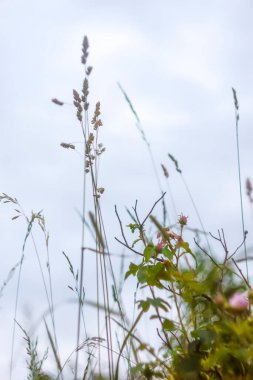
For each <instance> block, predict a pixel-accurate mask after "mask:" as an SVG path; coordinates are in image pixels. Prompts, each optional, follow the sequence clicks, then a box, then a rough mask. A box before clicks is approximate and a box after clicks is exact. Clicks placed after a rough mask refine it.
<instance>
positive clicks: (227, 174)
mask: <svg viewBox="0 0 253 380" xmlns="http://www.w3.org/2000/svg"><path fill="white" fill-rule="evenodd" d="M252 23H253V3H252V1H249V0H248V1H247V0H245V1H239V0H237V1H236V0H229V1H225V0H223V1H220V0H219V1H218V0H217V1H214V0H212V1H210V0H209V1H207V0H184V1H183V0H177V1H176V0H173V1H172V0H165V1H162V0H156V1H149V0H145V1H137V0H128V1H106V0H90V1H85V0H82V1H77V0H72V1H67V0H61V1H60V0H55V1H49V0H44V1H36V2H35V1H31V0H26V1H18V0H12V1H8V0H0V36H1V37H0V51H1V63H0V67H1V70H0V84H1V87H0V109H1V112H0V126H1V149H0V167H1V181H0V183H1V186H0V192H5V193H7V194H9V195H11V196H15V197H17V198H18V200H19V201H20V203H21V204H22V206H23V207H24V209H25V210H26V211H27V213H29V212H30V210H32V209H33V210H36V211H39V210H41V209H43V210H44V214H45V216H46V220H47V226H48V229H49V231H50V237H51V255H52V266H53V276H54V284H55V297H56V301H57V302H58V301H62V300H66V299H67V298H68V297H69V296H70V295H71V294H70V293H69V291H68V289H67V285H68V284H71V278H70V275H69V272H68V269H67V265H66V263H65V261H64V259H63V257H62V255H61V252H62V250H64V251H65V252H66V253H68V255H69V256H70V257H71V259H72V261H73V263H74V264H75V265H78V254H79V246H80V231H81V226H80V221H79V219H78V216H77V214H76V211H75V209H81V191H82V176H81V174H80V173H81V170H82V163H81V160H80V158H79V156H78V155H76V154H74V153H72V152H69V151H66V150H63V149H62V148H61V147H60V146H59V144H60V143H61V142H62V141H64V142H72V141H81V131H80V129H79V125H78V123H77V122H76V119H75V110H74V109H73V108H72V107H70V106H65V107H63V108H60V107H58V108H57V106H54V105H53V104H52V103H51V102H50V99H51V98H53V97H57V98H59V99H63V100H65V101H67V102H70V103H71V102H72V89H73V88H76V89H79V88H80V87H81V81H82V76H83V68H82V66H81V64H80V55H81V43H82V39H83V36H84V34H86V35H87V36H88V38H89V42H90V56H89V64H91V65H92V66H93V68H94V71H93V72H92V75H91V80H90V86H91V90H90V92H91V97H90V99H91V104H92V105H91V107H92V109H93V107H94V104H95V102H96V101H97V100H100V101H101V110H102V119H103V124H104V125H103V127H102V128H101V139H102V142H103V143H104V144H105V146H106V148H107V151H106V153H105V154H104V156H103V159H102V162H101V185H102V186H104V187H105V189H106V191H105V194H104V195H103V200H102V206H103V209H104V217H105V224H106V229H107V235H108V238H109V242H110V245H111V247H112V250H113V251H114V252H118V253H121V252H122V249H121V247H118V246H117V245H116V244H115V242H114V241H113V237H114V236H115V235H119V233H120V231H119V228H118V225H117V221H116V218H115V215H114V208H113V207H114V204H117V205H118V208H119V209H120V211H121V214H122V216H123V219H124V223H125V224H127V223H128V222H129V219H128V217H127V216H126V215H125V214H124V207H125V206H128V207H131V206H132V205H134V202H135V199H138V200H139V204H140V212H143V215H144V214H145V212H146V210H148V209H149V208H150V206H151V205H152V203H153V201H154V200H156V199H157V198H158V197H159V195H160V193H159V189H158V186H157V183H156V181H155V178H154V174H153V171H152V168H151V165H150V159H149V156H148V154H147V150H146V147H145V145H144V143H143V141H142V140H141V138H140V135H139V132H138V131H137V129H136V127H135V120H134V118H133V115H132V114H131V112H130V111H129V108H128V106H127V104H126V102H125V101H124V99H123V96H122V94H121V93H120V90H119V88H118V86H117V82H118V81H119V82H120V83H121V84H122V86H123V87H124V88H125V90H126V91H127V93H128V95H129V97H130V98H131V100H132V102H133V104H134V106H135V108H136V110H137V112H138V115H139V117H140V119H141V121H142V124H143V126H144V128H145V132H146V135H147V138H148V139H149V141H150V142H151V146H152V149H153V152H154V156H155V159H156V162H157V166H158V168H159V165H160V163H161V162H163V163H165V164H166V165H167V166H168V167H169V171H170V173H171V176H170V186H171V190H172V192H173V195H174V197H175V202H176V205H177V212H178V213H181V212H183V213H185V214H186V215H189V224H190V226H192V227H199V224H198V220H197V218H196V215H195V213H194V210H193V207H192V204H191V202H190V200H189V198H188V196H187V193H186V191H185V189H184V187H183V186H182V183H181V181H180V177H179V176H178V175H177V173H175V171H174V168H173V166H172V165H171V163H170V162H169V161H168V159H167V153H168V152H170V153H172V154H173V155H175V157H176V158H177V159H178V161H179V164H180V166H181V168H182V169H183V173H184V176H185V178H186V180H187V183H188V185H189V187H190V189H191V192H192V195H193V197H194V199H195V202H196V204H197V206H198V209H199V212H200V214H201V216H202V219H203V221H204V224H205V226H206V229H207V231H212V232H213V233H216V231H217V229H218V228H221V227H223V228H224V230H225V233H226V236H227V240H228V243H229V246H230V249H231V250H233V249H234V247H235V246H236V245H238V244H239V243H240V241H241V239H242V233H241V223H240V202H239V189H238V179H237V166H236V150H235V148H236V141H235V125H234V109H233V98H232V91H231V87H232V86H233V87H235V88H236V90H237V93H238V98H239V104H240V144H241V164H242V182H243V186H244V183H245V179H246V178H247V177H251V178H252V179H253V172H252V154H253V153H252V137H253V133H252V121H253V110H252V101H253V93H252V83H253V73H252V66H253V45H252V38H253V33H252ZM161 178H162V176H161ZM164 190H166V186H165V185H164ZM244 193H245V191H244ZM167 199H168V206H169V208H171V204H170V201H169V197H167ZM244 204H245V220H246V228H247V229H248V230H249V236H248V245H249V246H252V245H253V235H252V232H251V231H252V215H251V210H250V207H249V204H248V200H247V199H246V196H244ZM13 215H14V214H13V212H12V211H11V208H10V207H8V206H5V205H2V206H1V208H0V228H1V234H0V239H1V244H0V246H1V251H2V261H1V269H0V280H1V282H3V281H4V279H5V277H6V275H7V273H8V271H9V269H10V268H11V267H12V266H13V265H14V264H15V263H16V262H17V261H18V260H19V258H20V254H21V247H22V243H23V239H24V235H25V225H24V224H22V222H21V221H16V222H11V221H10V219H11V217H12V216H13ZM172 218H173V214H172ZM37 239H39V240H38V244H39V247H40V248H39V249H40V250H41V255H42V261H43V258H45V256H43V255H45V252H44V251H43V248H42V245H41V244H40V240H41V239H40V238H39V237H38V238H37ZM218 254H219V252H218ZM116 260H118V259H115V262H116ZM91 261H92V259H91ZM89 263H90V262H88V263H87V267H86V292H87V298H89V299H90V298H92V296H93V294H94V288H95V284H94V283H93V282H94V268H93V269H92V267H91V268H90V267H89ZM16 281H17V277H16V276H15V277H14V278H13V279H12V282H11V283H10V284H9V285H8V287H7V289H6V290H5V292H4V296H3V297H2V298H1V310H0V324H1V333H0V341H1V344H0V367H1V373H2V374H3V375H2V376H1V377H4V378H7V377H6V376H7V375H6V373H7V371H8V365H9V357H10V342H11V333H12V332H11V329H12V320H13V313H14V300H15V287H16ZM41 288H42V286H41V280H40V279H39V271H38V265H37V262H36V260H35V258H34V252H33V249H32V245H31V244H30V243H29V244H28V247H27V254H26V260H25V265H24V271H23V274H22V291H21V299H20V308H19V314H18V320H19V321H20V322H21V323H22V325H23V326H24V328H28V327H29V324H30V322H29V320H30V321H31V320H32V321H36V319H37V318H38V317H39V315H40V314H41V313H42V312H43V311H44V310H45V299H44V298H45V297H44V294H43V291H42V290H41ZM64 307H65V309H66V313H70V312H69V310H68V309H69V306H66V305H65V306H64ZM65 309H64V312H65ZM29 313H30V314H29ZM68 315H70V314H68ZM27 316H29V317H27ZM75 317H76V316H75V315H74V314H73V313H72V315H71V318H72V321H73V323H72V325H73V329H72V330H71V329H70V328H69V327H68V336H67V337H66V336H65V335H64V334H63V333H60V335H61V334H62V335H61V338H62V347H63V348H62V351H63V356H64V354H66V352H69V351H71V349H72V348H73V347H74V344H75V324H74V323H75ZM26 318H27V319H26ZM59 319H61V316H59ZM59 325H60V326H63V327H64V326H65V325H64V324H63V323H62V324H61V322H59ZM70 325H71V324H70ZM72 325H71V326H72ZM66 326H68V324H66ZM70 330H71V331H70ZM63 331H64V330H63ZM65 331H66V329H65ZM64 338H65V339H64ZM42 341H43V338H42ZM21 342H22V334H21V333H19V332H18V333H17V348H16V350H15V352H16V355H18V353H19V352H20V351H19V349H20V348H19V347H20V344H21ZM22 366H23V367H22ZM24 367H25V364H24V362H19V363H16V368H15V373H14V377H13V379H14V380H15V379H20V374H21V373H24V372H22V371H23V369H22V368H24ZM15 376H17V377H15ZM24 376H25V375H24ZM24 378H25V377H24Z"/></svg>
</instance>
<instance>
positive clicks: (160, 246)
mask: <svg viewBox="0 0 253 380" xmlns="http://www.w3.org/2000/svg"><path fill="white" fill-rule="evenodd" d="M163 245H164V243H163V241H162V240H161V241H159V242H158V243H157V245H156V252H157V253H160V252H162V249H163Z"/></svg>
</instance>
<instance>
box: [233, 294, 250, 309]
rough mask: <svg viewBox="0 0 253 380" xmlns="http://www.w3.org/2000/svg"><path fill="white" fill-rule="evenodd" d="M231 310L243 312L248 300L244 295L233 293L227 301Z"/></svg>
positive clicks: (247, 305)
mask: <svg viewBox="0 0 253 380" xmlns="http://www.w3.org/2000/svg"><path fill="white" fill-rule="evenodd" d="M228 303H229V305H230V307H231V308H232V309H236V310H245V309H247V308H248V307H249V299H248V297H247V296H246V295H245V294H244V293H234V294H233V295H232V297H230V299H229V300H228Z"/></svg>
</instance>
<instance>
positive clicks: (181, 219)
mask: <svg viewBox="0 0 253 380" xmlns="http://www.w3.org/2000/svg"><path fill="white" fill-rule="evenodd" d="M187 219H188V216H185V215H183V214H181V215H180V216H179V219H178V223H179V224H181V226H186V224H187Z"/></svg>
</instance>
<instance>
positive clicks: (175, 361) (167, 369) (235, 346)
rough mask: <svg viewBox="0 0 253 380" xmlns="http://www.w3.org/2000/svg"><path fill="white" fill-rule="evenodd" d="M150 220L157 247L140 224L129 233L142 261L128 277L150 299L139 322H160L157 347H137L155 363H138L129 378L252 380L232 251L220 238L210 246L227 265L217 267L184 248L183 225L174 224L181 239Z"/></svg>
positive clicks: (246, 289) (243, 285)
mask: <svg viewBox="0 0 253 380" xmlns="http://www.w3.org/2000/svg"><path fill="white" fill-rule="evenodd" d="M149 216H150V219H151V221H152V223H153V224H154V225H155V228H156V229H157V234H156V238H155V239H154V240H155V241H153V240H152V239H148V238H147V236H146V234H145V228H144V224H142V223H136V225H135V228H134V229H132V232H134V231H136V230H138V231H139V238H138V239H137V240H136V241H138V242H139V241H141V243H142V244H143V251H142V252H141V251H139V252H137V251H136V253H138V255H139V256H142V259H141V261H140V262H139V263H138V264H136V263H133V262H132V263H131V264H130V266H129V270H128V271H127V273H126V276H125V277H126V278H128V277H129V276H134V277H135V278H136V280H137V283H138V284H139V285H140V286H141V287H142V288H145V289H146V290H147V292H148V293H150V296H149V297H147V298H146V299H141V300H138V301H137V303H138V309H139V315H138V317H137V319H136V321H138V322H139V320H140V319H141V317H142V316H143V315H144V314H148V315H149V316H150V319H152V320H155V321H157V326H156V328H157V330H156V331H157V334H158V336H159V338H160V346H159V347H158V349H157V348H155V347H151V346H150V345H149V344H143V343H141V344H140V345H139V347H138V350H140V351H145V350H146V351H147V352H149V353H150V352H152V354H153V357H154V358H155V360H150V361H149V362H145V363H139V364H138V365H137V366H136V367H135V368H134V369H133V372H134V373H135V374H139V375H140V376H143V378H149V379H151V378H162V379H170V380H188V379H189V380H192V379H205V380H209V379H210V380H211V379H212V380H214V379H227V380H231V379H252V378H253V333H252V325H253V318H252V315H251V308H250V305H251V303H252V295H251V288H250V285H249V282H248V280H247V279H246V278H245V276H244V275H243V273H242V271H241V269H240V267H239V266H238V264H237V262H236V260H235V259H234V257H235V253H236V252H237V250H236V251H235V252H234V253H231V254H230V253H229V252H228V250H227V246H226V242H225V237H224V233H223V231H222V233H220V232H219V234H218V237H215V238H216V239H217V240H218V241H219V242H220V244H221V245H222V247H223V248H224V258H223V259H222V260H221V261H218V259H216V258H215V257H214V256H213V255H212V254H211V253H209V252H208V251H207V250H205V249H204V248H202V247H201V246H200V244H199V243H198V242H197V240H195V243H196V246H197V247H196V248H197V249H196V250H195V251H193V250H192V249H191V248H190V246H189V244H188V243H187V242H186V241H185V240H184V238H183V232H184V229H185V228H187V222H188V221H187V217H185V216H183V215H181V216H180V217H179V220H178V224H177V226H176V227H175V228H177V230H179V233H178V232H175V231H174V229H175V228H174V229H172V228H169V227H163V226H162V225H161V224H160V223H159V222H158V221H157V220H156V219H155V218H154V217H153V216H151V215H149ZM137 219H138V220H139V218H137ZM130 228H131V225H130ZM125 242H126V241H125ZM126 243H127V242H126ZM138 244H139V243H138ZM130 248H131V250H133V248H132V247H130ZM175 314H176V317H174V318H173V315H175ZM132 339H133V340H134V334H132ZM141 378H142V377H141Z"/></svg>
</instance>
